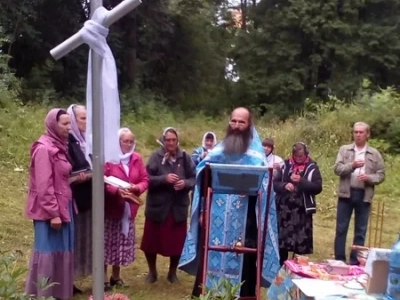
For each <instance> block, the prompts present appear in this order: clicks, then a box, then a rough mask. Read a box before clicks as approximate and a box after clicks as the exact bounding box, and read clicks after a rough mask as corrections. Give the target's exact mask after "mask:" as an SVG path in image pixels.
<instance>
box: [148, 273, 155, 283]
mask: <svg viewBox="0 0 400 300" xmlns="http://www.w3.org/2000/svg"><path fill="white" fill-rule="evenodd" d="M146 281H147V282H148V283H154V282H156V281H157V274H153V273H149V274H148V275H147V277H146Z"/></svg>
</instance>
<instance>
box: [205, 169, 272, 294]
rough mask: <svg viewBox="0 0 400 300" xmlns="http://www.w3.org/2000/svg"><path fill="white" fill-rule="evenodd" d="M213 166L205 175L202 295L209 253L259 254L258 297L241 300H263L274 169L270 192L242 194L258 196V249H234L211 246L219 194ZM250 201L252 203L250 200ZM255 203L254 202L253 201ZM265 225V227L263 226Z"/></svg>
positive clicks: (239, 247)
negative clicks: (213, 211) (214, 204)
mask: <svg viewBox="0 0 400 300" xmlns="http://www.w3.org/2000/svg"><path fill="white" fill-rule="evenodd" d="M210 167H212V164H210V165H207V166H206V169H205V173H204V187H203V188H204V194H205V201H204V204H203V212H202V220H203V222H202V226H203V228H202V233H203V234H202V237H201V243H202V245H201V249H202V253H201V256H202V257H201V259H200V261H201V262H202V266H201V268H202V279H201V286H202V287H203V288H202V294H205V286H206V281H207V270H208V254H209V251H217V252H231V253H237V254H250V253H255V254H257V277H256V278H257V281H256V295H255V297H241V298H239V299H240V300H261V277H262V275H261V274H262V269H263V260H264V245H265V241H266V233H267V230H268V215H269V209H270V199H271V191H272V172H273V169H272V168H268V169H267V170H266V171H267V172H268V173H269V178H268V190H267V191H253V192H251V191H250V192H248V193H240V195H241V196H257V198H256V199H257V200H256V201H257V206H258V211H259V212H260V213H259V214H258V216H257V224H259V226H258V228H257V229H258V230H257V248H248V247H245V246H244V244H242V245H237V244H236V245H234V246H232V247H228V246H212V245H210V244H209V235H210V227H211V226H210V218H211V203H212V196H213V193H216V194H218V193H219V191H218V189H213V188H212V187H211V185H212V184H210V176H211V170H210ZM263 193H267V197H266V198H267V204H266V206H265V211H264V214H262V213H261V212H262V196H263ZM249 201H251V200H250V199H249ZM252 201H254V200H252ZM263 215H264V216H265V221H264V224H263V222H262V217H263ZM261 224H263V225H264V226H261Z"/></svg>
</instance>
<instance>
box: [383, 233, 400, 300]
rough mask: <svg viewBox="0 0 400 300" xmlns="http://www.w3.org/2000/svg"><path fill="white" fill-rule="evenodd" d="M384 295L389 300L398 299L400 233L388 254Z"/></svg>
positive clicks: (399, 286)
mask: <svg viewBox="0 0 400 300" xmlns="http://www.w3.org/2000/svg"><path fill="white" fill-rule="evenodd" d="M386 295H387V297H388V298H389V299H390V300H399V299H400V233H399V238H398V240H397V242H396V243H395V244H394V245H393V247H392V252H391V254H390V261H389V274H388V280H387V289H386Z"/></svg>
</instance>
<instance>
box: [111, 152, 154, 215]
mask: <svg viewBox="0 0 400 300" xmlns="http://www.w3.org/2000/svg"><path fill="white" fill-rule="evenodd" d="M104 175H106V176H114V177H117V178H119V179H122V180H124V181H126V182H129V183H132V184H135V185H136V186H137V187H138V188H139V192H138V193H137V196H140V195H141V194H142V193H143V192H145V191H146V190H147V187H148V186H149V176H148V175H147V170H146V166H145V164H144V162H143V159H142V157H141V156H140V154H138V153H136V152H133V154H132V156H131V158H130V161H129V178H128V176H127V175H126V172H125V170H124V167H123V166H122V164H121V163H119V164H112V163H106V165H105V168H104ZM105 200H106V201H105V216H106V218H112V219H121V218H122V217H123V214H124V208H125V201H127V202H128V203H129V205H130V208H131V218H132V219H134V218H135V217H136V215H137V212H138V210H139V205H138V204H136V203H135V202H133V201H131V200H129V199H124V198H121V197H120V196H119V195H118V188H117V187H115V186H112V185H109V184H106V195H105Z"/></svg>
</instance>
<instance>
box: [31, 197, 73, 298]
mask: <svg viewBox="0 0 400 300" xmlns="http://www.w3.org/2000/svg"><path fill="white" fill-rule="evenodd" d="M70 214H71V222H68V223H63V224H62V227H61V228H60V229H59V230H55V229H53V228H51V226H50V221H33V226H34V249H33V253H32V256H31V259H30V262H29V272H28V278H27V280H26V287H25V292H26V293H27V294H29V295H34V296H35V299H36V298H40V297H47V298H48V297H54V298H57V299H63V300H65V299H70V298H71V297H72V285H73V280H74V222H73V211H72V202H71V205H70ZM43 283H44V285H45V286H43ZM46 283H47V285H49V284H52V283H54V284H53V285H52V286H50V287H46Z"/></svg>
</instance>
